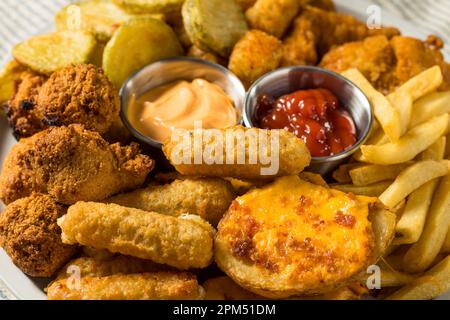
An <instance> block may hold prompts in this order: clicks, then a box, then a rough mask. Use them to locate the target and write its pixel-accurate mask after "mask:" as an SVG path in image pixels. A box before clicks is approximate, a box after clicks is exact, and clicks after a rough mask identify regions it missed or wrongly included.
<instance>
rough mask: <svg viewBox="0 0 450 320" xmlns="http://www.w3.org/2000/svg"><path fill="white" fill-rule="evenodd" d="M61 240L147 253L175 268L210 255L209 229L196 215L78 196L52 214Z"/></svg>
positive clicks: (204, 261) (197, 264)
mask: <svg viewBox="0 0 450 320" xmlns="http://www.w3.org/2000/svg"><path fill="white" fill-rule="evenodd" d="M58 224H59V226H60V227H61V229H62V240H63V242H64V243H67V244H75V243H79V244H82V245H87V246H91V247H94V248H99V249H108V250H109V251H111V252H118V253H121V254H125V255H130V256H134V257H138V258H141V259H149V260H152V261H155V262H157V263H162V264H168V265H170V266H173V267H176V268H179V269H188V268H203V267H206V266H208V265H209V264H210V263H211V260H212V251H213V237H214V232H215V231H214V229H213V228H212V227H211V225H210V224H208V223H207V222H206V221H204V220H203V219H201V218H200V217H199V216H192V215H186V216H181V217H179V218H176V217H171V216H166V215H162V214H159V213H155V212H147V211H143V210H139V209H133V208H127V207H122V206H119V205H117V204H112V203H111V204H104V203H94V202H78V203H76V204H74V205H73V206H71V207H70V208H69V210H68V211H67V214H66V215H65V216H63V217H62V218H60V219H59V220H58Z"/></svg>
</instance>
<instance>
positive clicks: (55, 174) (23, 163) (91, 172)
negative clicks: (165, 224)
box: [0, 125, 154, 204]
mask: <svg viewBox="0 0 450 320" xmlns="http://www.w3.org/2000/svg"><path fill="white" fill-rule="evenodd" d="M153 166H154V163H153V160H151V159H150V158H149V157H148V156H145V155H142V154H140V150H139V147H138V146H137V145H136V144H132V145H130V146H126V147H121V146H120V145H119V144H113V145H109V144H108V143H107V142H106V141H105V140H103V138H102V137H101V136H100V135H99V134H98V133H96V132H92V131H88V130H85V129H84V128H83V126H81V125H70V126H68V127H54V128H50V129H47V130H45V131H42V132H39V133H37V134H35V135H34V136H32V137H30V138H25V139H21V140H20V142H19V143H18V144H16V145H15V146H14V147H13V148H12V150H11V152H10V154H9V155H8V156H7V158H6V160H5V163H4V165H3V169H2V172H1V174H0V199H1V200H3V202H4V203H6V204H8V203H11V202H12V201H14V200H17V199H20V198H23V197H26V196H28V195H30V194H31V193H33V192H40V193H48V194H50V195H51V196H52V197H54V198H55V199H56V200H57V201H58V202H60V203H63V204H72V203H75V202H77V201H80V200H87V201H89V200H94V201H97V200H103V199H105V198H107V197H109V196H111V195H114V194H116V193H119V192H124V191H128V190H130V189H134V188H138V187H140V186H141V185H142V183H143V182H144V180H145V178H146V177H147V174H148V173H149V172H150V171H151V170H152V168H153Z"/></svg>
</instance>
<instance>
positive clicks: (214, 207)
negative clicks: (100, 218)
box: [105, 178, 235, 226]
mask: <svg viewBox="0 0 450 320" xmlns="http://www.w3.org/2000/svg"><path fill="white" fill-rule="evenodd" d="M234 198H235V194H234V192H233V188H232V186H231V184H230V183H229V182H228V181H225V180H222V179H215V178H198V179H192V178H187V179H184V180H175V181H173V182H172V183H170V184H166V185H162V186H161V185H151V186H148V187H147V188H144V189H139V190H135V191H132V192H130V193H124V194H119V195H117V196H114V197H112V198H109V199H107V200H105V202H107V203H115V204H118V205H121V206H124V207H129V208H136V209H141V210H144V211H154V212H159V213H162V214H169V215H174V216H180V215H183V214H194V215H199V216H200V217H202V218H203V219H205V220H206V221H208V222H209V223H211V224H212V225H213V226H217V224H218V223H219V221H220V219H221V218H222V217H223V214H224V213H225V211H227V209H228V207H229V206H230V204H231V201H233V199H234Z"/></svg>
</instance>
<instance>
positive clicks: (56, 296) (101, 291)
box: [47, 272, 204, 300]
mask: <svg viewBox="0 0 450 320" xmlns="http://www.w3.org/2000/svg"><path fill="white" fill-rule="evenodd" d="M203 296H204V290H203V288H202V287H201V286H199V285H198V282H197V279H196V278H195V276H193V275H192V274H190V273H186V272H155V273H140V274H125V275H124V274H116V275H112V276H106V277H91V276H88V277H83V278H81V279H79V281H76V280H75V281H73V279H61V280H56V281H54V282H52V283H51V284H50V286H49V287H48V288H47V297H48V299H49V300H196V299H202V298H203Z"/></svg>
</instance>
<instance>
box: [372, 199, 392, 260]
mask: <svg viewBox="0 0 450 320" xmlns="http://www.w3.org/2000/svg"><path fill="white" fill-rule="evenodd" d="M369 221H370V222H371V223H372V230H373V233H374V236H375V237H374V238H375V256H376V257H381V256H382V255H384V254H385V253H386V250H387V248H388V247H389V245H390V244H391V242H392V239H394V233H395V223H396V221H397V216H396V215H395V213H393V212H391V211H389V210H386V209H382V208H377V209H372V210H370V212H369Z"/></svg>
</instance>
